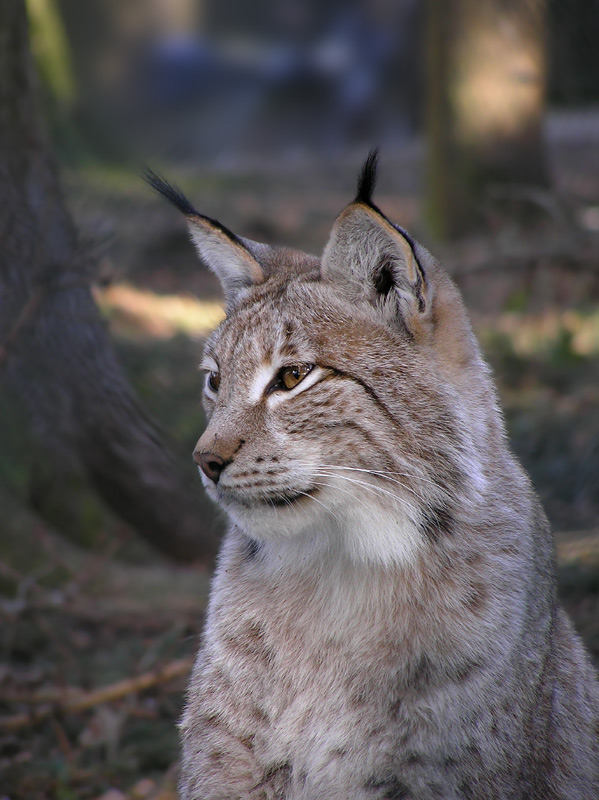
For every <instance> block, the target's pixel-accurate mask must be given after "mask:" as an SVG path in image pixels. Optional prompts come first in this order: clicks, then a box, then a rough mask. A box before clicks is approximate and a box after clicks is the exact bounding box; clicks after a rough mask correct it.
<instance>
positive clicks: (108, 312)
mask: <svg viewBox="0 0 599 800" xmlns="http://www.w3.org/2000/svg"><path fill="white" fill-rule="evenodd" d="M94 296H95V298H96V302H97V303H98V305H99V307H100V309H101V311H102V313H103V314H104V315H105V316H106V317H107V318H108V320H109V321H110V326H111V328H112V330H113V331H114V332H115V333H116V334H118V335H120V336H125V337H130V338H136V337H139V336H143V337H148V336H150V337H154V338H158V339H168V338H169V337H171V336H175V335H177V334H181V333H182V334H186V335H188V336H206V335H207V334H209V333H210V331H212V330H214V328H216V326H217V325H218V324H219V323H220V322H221V321H222V320H223V319H224V316H225V313H224V310H223V307H222V305H221V304H220V303H217V302H214V301H208V300H198V299H196V298H195V297H191V296H189V295H178V294H169V295H161V294H155V293H154V292H150V291H148V290H147V289H137V288H135V287H134V286H130V285H128V284H124V283H120V284H114V285H113V286H109V287H108V288H106V289H100V288H96V289H94Z"/></svg>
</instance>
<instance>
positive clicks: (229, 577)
mask: <svg viewBox="0 0 599 800" xmlns="http://www.w3.org/2000/svg"><path fill="white" fill-rule="evenodd" d="M375 178H376V154H375V153H373V154H371V155H370V156H369V158H368V160H367V162H366V164H365V166H364V168H363V170H362V173H361V176H360V179H359V185H358V194H357V197H356V199H355V200H354V202H352V203H351V204H350V205H349V206H347V208H345V210H343V211H342V212H341V214H340V215H339V217H338V218H337V220H336V221H335V222H334V225H333V228H332V231H331V234H330V238H329V241H328V243H327V245H326V247H325V249H324V252H323V255H322V258H321V259H318V258H315V257H313V256H307V255H305V254H302V253H299V252H296V251H291V250H283V249H276V248H272V247H268V246H266V245H264V244H258V243H256V242H252V241H249V240H246V239H242V238H240V237H238V236H236V235H234V234H233V233H231V232H230V231H229V230H227V229H226V228H225V227H224V226H222V225H221V224H220V223H218V222H215V221H214V220H211V219H209V218H207V217H205V216H202V215H200V214H198V213H197V212H196V211H194V209H193V208H192V206H191V205H190V204H189V202H188V201H187V200H186V199H185V198H184V197H183V196H182V195H181V194H180V193H179V192H178V191H177V190H175V189H173V188H172V187H170V186H169V185H168V184H166V183H165V182H164V181H162V180H161V179H160V178H158V177H157V176H155V175H152V174H151V175H150V176H149V180H150V182H151V183H152V185H153V186H154V188H155V189H157V190H158V191H159V192H161V193H162V194H164V195H166V197H167V198H168V199H170V200H171V201H172V202H174V203H175V205H177V206H178V207H179V209H180V210H181V211H182V212H183V213H184V214H185V216H186V218H187V222H188V224H189V228H190V231H191V235H192V238H193V241H194V242H195V244H196V246H197V249H198V251H199V253H200V255H201V257H202V259H203V260H204V261H205V262H206V263H207V264H208V266H209V267H210V268H211V269H213V270H214V271H215V272H216V273H217V275H218V276H219V278H220V280H221V282H222V285H223V288H224V292H225V296H226V302H227V316H226V319H225V321H224V322H223V323H222V324H221V326H220V327H219V328H218V330H216V331H215V332H214V333H213V335H212V336H211V337H210V339H209V340H208V342H207V344H206V347H205V352H204V358H203V362H202V367H203V369H204V370H205V371H206V381H205V387H204V403H205V406H206V410H207V414H208V418H209V422H208V426H207V428H206V431H205V432H204V434H203V435H202V437H201V439H200V440H199V442H198V444H197V448H196V451H195V454H194V456H195V459H196V461H197V463H198V465H199V467H200V471H201V477H202V480H203V483H204V486H205V488H206V490H207V492H208V494H209V495H210V496H211V497H212V498H213V499H214V500H215V501H216V502H217V503H219V504H220V505H221V506H222V507H223V508H224V509H225V510H226V512H227V514H228V516H229V518H230V522H231V525H230V529H229V531H228V533H227V536H226V538H225V541H224V542H223V545H222V551H221V555H220V559H219V564H218V568H217V571H216V575H215V578H214V583H213V588H212V593H211V599H210V604H209V610H208V616H207V622H206V629H205V633H204V640H203V645H202V647H201V650H200V652H199V655H198V659H197V663H196V666H195V669H194V673H193V676H192V679H191V683H190V687H189V695H188V702H187V707H186V710H185V712H184V715H183V719H182V723H181V731H182V738H183V758H182V768H181V787H180V788H181V796H182V797H183V798H185V800H234V798H252V800H258V798H264V799H265V800H266V799H267V798H268V799H273V800H274V799H275V798H277V799H278V798H281V799H282V798H285V800H377V798H378V799H379V800H383V799H384V798H387V800H400V799H401V800H408V798H410V799H411V800H431V799H432V798H443V800H458V799H459V800H473V799H476V800H492V798H498V799H499V798H501V800H507V799H508V798H509V799H510V800H516V799H519V800H524V799H525V798H526V800H549V799H550V798H554V800H558V799H559V800H576V799H578V800H590V798H593V797H599V730H598V723H599V690H598V684H597V682H596V677H595V675H594V673H593V670H592V667H591V665H590V662H589V659H588V657H587V655H586V653H585V652H584V649H583V646H582V644H581V643H580V641H579V639H578V637H577V636H576V634H575V633H574V632H573V630H572V627H571V624H570V622H569V620H568V619H567V617H566V616H565V614H564V613H563V611H562V609H561V608H560V606H559V604H558V601H557V597H556V588H555V563H554V545H553V538H552V535H551V533H550V531H549V528H548V524H547V522H546V519H545V516H544V514H543V511H542V509H541V507H540V505H539V502H538V500H537V498H536V496H535V494H534V492H533V490H532V489H531V486H530V483H529V481H528V478H527V477H526V475H525V473H524V472H523V470H522V469H521V467H520V465H519V464H518V462H517V461H516V460H515V458H514V456H513V455H512V454H511V453H510V451H509V449H508V447H507V444H506V437H505V432H504V425H503V421H502V417H501V413H500V411H499V409H498V406H497V399H496V394H495V390H494V387H493V384H492V381H491V378H490V375H489V371H488V369H487V367H486V365H485V363H484V361H483V360H482V358H481V355H480V351H479V348H478V345H477V342H476V340H475V338H474V336H473V333H472V330H471V327H470V324H469V321H468V318H467V315H466V312H465V309H464V306H463V304H462V301H461V298H460V295H459V293H458V291H457V289H456V287H455V286H454V284H453V283H452V281H451V280H450V278H449V277H448V275H447V274H446V273H445V272H444V271H443V269H442V268H441V267H440V265H439V264H438V263H437V261H435V259H434V258H433V257H432V256H431V255H430V254H429V253H428V252H427V251H426V250H425V249H424V248H423V247H422V246H421V245H419V244H418V243H417V242H415V241H414V240H413V239H412V238H411V237H410V236H409V235H408V234H407V233H405V231H403V230H402V229H401V228H399V227H397V226H396V225H394V224H393V223H392V222H390V221H389V220H388V219H387V218H386V217H385V216H384V215H383V214H382V212H381V211H380V210H379V209H378V208H377V207H376V206H375V205H374V203H373V201H372V192H373V188H374V183H375Z"/></svg>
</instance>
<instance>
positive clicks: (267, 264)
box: [148, 151, 501, 564]
mask: <svg viewBox="0 0 599 800" xmlns="http://www.w3.org/2000/svg"><path fill="white" fill-rule="evenodd" d="M376 165H377V153H376V151H374V152H372V153H371V154H370V155H369V157H368V159H367V161H366V163H365V165H364V167H363V169H362V172H361V175H360V178H359V182H358V192H357V196H356V198H355V200H354V201H353V202H352V203H350V204H349V205H348V206H347V207H346V208H345V209H344V210H343V211H342V212H341V214H340V215H339V217H338V218H337V220H336V221H335V222H334V224H333V228H332V230H331V234H330V238H329V240H328V243H327V245H326V247H325V249H324V252H323V255H322V258H321V259H318V258H316V257H314V256H309V255H306V254H303V253H300V252H297V251H293V250H287V249H279V248H274V247H270V246H267V245H264V244H258V243H256V242H253V241H249V240H247V239H242V238H240V237H238V236H236V235H235V234H233V233H231V232H230V231H229V230H227V228H225V227H224V226H223V225H221V224H220V223H218V222H216V221H214V220H211V219H210V218H208V217H205V216H202V215H201V214H198V213H197V212H196V211H195V210H194V209H193V207H192V206H191V205H190V204H189V202H188V201H187V200H186V199H185V198H184V197H183V195H182V194H181V193H180V192H179V191H178V190H176V189H173V188H172V187H171V186H169V185H168V184H166V183H165V182H164V181H162V179H160V178H158V176H156V175H154V174H153V173H151V174H149V176H148V180H149V182H150V183H151V184H152V185H153V187H154V188H155V189H156V190H157V191H159V192H160V193H161V194H163V195H165V196H166V197H167V198H168V199H169V200H171V201H172V202H174V204H175V205H176V206H177V207H178V208H179V209H180V210H181V211H182V212H183V213H184V214H185V216H186V218H187V222H188V225H189V229H190V231H191V236H192V239H193V241H194V243H195V245H196V247H197V249H198V251H199V254H200V256H201V258H202V259H203V260H204V261H205V262H206V264H207V265H208V266H209V267H210V268H211V269H212V270H213V271H214V272H215V273H216V274H217V275H218V277H219V278H220V280H221V283H222V285H223V289H224V293H225V297H226V304H227V316H226V319H225V320H224V322H223V323H222V324H221V325H220V327H219V328H218V329H217V330H216V331H215V332H214V333H213V334H212V336H211V337H210V339H209V340H208V342H207V343H206V347H205V352H204V358H203V361H202V368H203V369H204V370H205V372H206V379H205V385H204V395H203V396H204V403H205V407H206V411H207V414H208V418H209V423H208V426H207V428H206V430H205V432H204V433H203V435H202V437H201V438H200V440H199V441H198V444H197V447H196V450H195V453H194V458H195V460H196V461H197V463H198V465H199V467H200V470H201V476H202V480H203V483H204V486H205V487H206V489H207V491H208V493H209V494H210V496H211V497H212V498H213V499H215V500H216V501H217V502H219V503H220V504H221V505H222V506H223V507H224V508H225V509H226V510H227V512H228V514H229V516H230V517H231V519H232V520H233V522H234V523H235V524H236V525H237V526H238V528H240V529H241V530H242V531H243V532H244V533H245V534H246V535H247V536H248V537H250V538H252V539H254V540H257V541H262V542H281V541H283V542H285V543H287V545H289V546H299V545H298V543H301V547H303V548H306V547H307V548H308V550H313V551H318V550H320V549H322V548H332V547H334V548H337V549H338V548H342V549H343V550H344V551H345V552H346V553H347V554H349V556H350V557H351V558H352V559H356V560H362V561H368V562H373V561H374V562H379V563H381V562H382V563H384V564H393V563H395V564H397V563H402V562H406V561H409V560H410V559H412V558H413V557H414V555H415V554H416V553H417V552H418V551H419V550H420V549H421V548H423V547H427V546H430V545H431V543H434V542H437V541H439V539H440V538H441V537H446V536H450V535H451V533H452V529H453V527H454V526H455V525H456V519H458V518H459V515H460V514H463V513H467V512H465V511H464V509H468V508H471V507H472V505H473V504H476V503H479V502H481V497H482V495H483V494H484V489H485V485H486V471H487V455H486V454H487V452H488V451H489V442H490V440H491V439H493V438H497V437H499V438H501V423H500V421H499V419H498V417H497V412H496V408H495V402H494V396H493V391H492V387H491V386H490V383H489V380H488V377H487V374H486V370H485V367H484V365H483V363H482V361H481V358H480V355H479V351H478V348H477V345H476V342H475V340H474V337H473V335H472V333H471V330H470V326H469V323H468V320H467V317H466V315H465V312H464V309H463V305H462V302H461V299H460V297H459V293H458V292H457V290H456V288H455V287H454V285H453V283H452V282H451V280H450V279H449V277H448V276H447V275H446V274H445V273H444V272H443V270H442V269H441V268H440V266H439V265H438V263H437V262H436V261H435V260H434V259H433V258H432V257H431V255H430V254H429V253H428V252H427V251H426V250H425V249H424V248H423V247H422V246H421V245H419V244H418V243H416V242H415V241H414V240H413V239H412V238H411V237H410V236H409V235H408V234H407V233H405V231H403V230H402V229H401V228H399V227H397V226H395V225H394V224H392V223H391V222H390V221H389V220H388V219H387V218H386V217H385V216H384V215H383V213H382V212H381V211H380V210H379V209H378V208H377V207H376V206H375V205H374V204H373V202H372V192H373V189H374V184H375V180H376ZM291 542H293V543H295V544H294V545H291V544H290V543H291Z"/></svg>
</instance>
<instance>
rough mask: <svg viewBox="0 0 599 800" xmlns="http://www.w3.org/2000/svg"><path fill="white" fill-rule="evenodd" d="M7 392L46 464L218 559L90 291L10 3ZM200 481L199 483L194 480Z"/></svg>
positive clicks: (202, 556)
mask: <svg viewBox="0 0 599 800" xmlns="http://www.w3.org/2000/svg"><path fill="white" fill-rule="evenodd" d="M0 185H1V186H2V199H1V201H0V202H1V205H0V240H1V241H2V247H1V248H0V388H1V389H2V391H3V393H5V394H9V395H10V396H11V397H13V398H15V397H16V398H18V403H19V404H20V406H21V411H24V416H25V417H26V418H27V420H28V424H29V427H30V429H31V430H32V431H33V432H34V434H35V438H36V439H37V440H38V441H41V442H42V445H43V454H44V456H43V457H44V458H46V459H48V460H49V461H50V463H51V464H53V465H56V469H57V470H60V469H61V468H62V466H63V465H64V464H66V463H69V462H79V463H81V464H83V465H84V467H85V469H86V470H87V473H88V475H89V477H90V478H91V480H92V481H93V484H94V485H95V487H96V488H97V490H98V492H99V493H100V494H101V496H102V498H103V499H104V500H105V501H106V502H107V503H108V504H109V505H110V506H111V508H112V509H113V510H114V511H116V512H117V514H118V515H119V516H120V517H122V518H123V519H124V520H126V521H127V522H129V523H130V524H131V525H132V526H133V527H134V528H135V529H136V530H137V531H138V532H139V533H140V534H141V535H142V536H144V537H145V538H146V539H147V540H149V541H150V542H151V543H152V544H153V545H155V546H156V547H158V548H159V549H161V550H162V551H163V552H165V553H167V554H169V555H170V556H173V557H176V558H179V559H184V560H205V561H210V560H211V559H212V558H213V556H214V553H215V551H216V546H217V542H216V538H215V537H214V535H211V536H208V535H207V534H206V532H205V531H203V530H202V519H201V516H202V514H201V511H200V505H199V503H198V501H197V500H196V498H197V497H198V495H199V492H200V487H199V486H198V484H197V478H195V477H194V476H193V470H192V468H191V466H190V468H189V473H188V474H187V476H186V475H185V472H184V467H183V465H179V464H178V463H177V462H176V461H175V460H174V458H173V456H172V455H171V451H170V450H169V448H167V447H166V445H165V444H164V442H163V440H162V437H161V435H160V434H159V432H158V431H157V430H156V428H155V426H154V425H153V424H152V422H151V421H150V420H149V419H148V418H147V417H146V415H145V414H144V413H143V411H142V409H141V408H140V406H139V404H138V402H137V400H136V398H135V397H134V394H133V392H132V389H131V387H130V385H129V383H128V380H127V377H126V375H125V374H124V372H123V370H122V368H121V366H120V364H119V363H118V361H117V359H116V357H115V353H114V350H113V348H112V345H111V342H110V339H109V336H108V333H107V331H106V328H105V325H104V323H103V320H102V319H101V317H100V314H99V312H98V310H97V307H96V305H95V303H94V300H93V297H92V294H91V291H90V285H89V284H90V278H91V276H92V274H93V269H94V265H93V264H91V263H89V260H88V259H86V256H85V254H84V253H83V252H82V250H81V247H80V245H79V242H78V238H77V233H76V231H75V229H74V226H73V223H72V220H71V219H70V217H69V214H68V211H67V209H66V207H65V204H64V202H63V199H62V196H61V191H60V186H59V182H58V178H57V170H56V165H55V163H54V160H53V157H52V151H51V147H50V145H49V142H48V140H47V138H46V135H45V131H44V125H43V122H42V120H41V118H40V112H39V105H38V96H37V85H36V80H35V75H34V71H33V67H32V62H31V54H30V49H29V41H28V30H27V17H26V10H25V5H24V2H23V0H3V2H2V3H0ZM194 480H195V482H194Z"/></svg>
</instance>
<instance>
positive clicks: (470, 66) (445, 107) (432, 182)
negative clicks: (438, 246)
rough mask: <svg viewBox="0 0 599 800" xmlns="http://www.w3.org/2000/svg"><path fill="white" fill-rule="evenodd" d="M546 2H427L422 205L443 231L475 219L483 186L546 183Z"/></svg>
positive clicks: (473, 222)
mask: <svg viewBox="0 0 599 800" xmlns="http://www.w3.org/2000/svg"><path fill="white" fill-rule="evenodd" d="M545 2H546V0H526V2H523V1H522V0H429V1H428V6H427V41H426V51H427V59H428V64H427V73H428V78H427V82H428V86H427V103H428V117H427V134H428V148H429V156H428V211H429V218H430V222H431V227H432V229H433V232H434V233H435V234H437V235H439V236H441V237H444V236H451V235H456V234H459V233H463V232H465V231H467V230H468V229H471V228H473V227H475V226H476V224H477V222H479V221H480V220H479V219H478V214H477V209H478V208H480V203H481V192H482V190H483V189H484V187H485V186H487V185H489V184H491V183H518V184H534V185H546V184H547V180H548V178H547V168H546V163H545V157H544V149H543V142H542V127H541V126H542V114H543V109H544V100H545V82H546V54H545V35H546V25H545V12H546V9H545Z"/></svg>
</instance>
